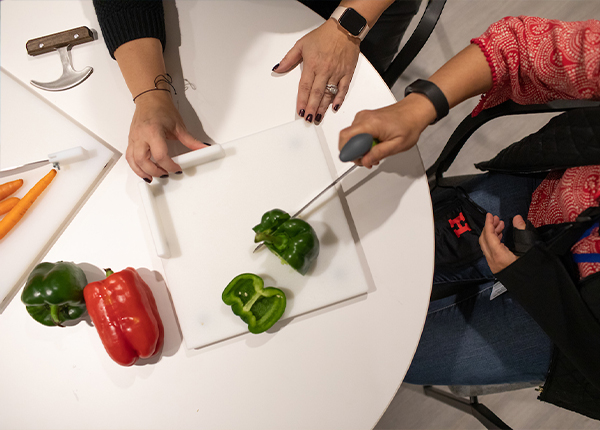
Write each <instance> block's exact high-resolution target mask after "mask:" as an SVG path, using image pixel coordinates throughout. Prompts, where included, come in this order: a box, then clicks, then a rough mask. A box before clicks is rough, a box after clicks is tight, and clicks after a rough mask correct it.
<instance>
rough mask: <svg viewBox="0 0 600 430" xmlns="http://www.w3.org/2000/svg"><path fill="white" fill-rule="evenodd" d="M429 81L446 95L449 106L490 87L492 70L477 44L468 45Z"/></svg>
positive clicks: (483, 91)
mask: <svg viewBox="0 0 600 430" xmlns="http://www.w3.org/2000/svg"><path fill="white" fill-rule="evenodd" d="M429 81H431V82H433V83H434V84H436V85H437V86H438V87H439V88H440V90H442V92H443V93H444V95H445V96H446V99H447V100H448V104H449V106H450V108H452V107H454V106H456V105H458V104H459V103H461V102H463V101H465V100H467V99H469V98H471V97H474V96H477V95H480V94H483V93H485V92H486V91H488V90H489V89H490V88H491V87H492V82H493V80H492V71H491V69H490V67H489V65H488V62H487V60H486V58H485V55H484V54H483V53H482V52H481V50H480V49H479V47H478V46H477V45H469V46H467V47H466V48H465V49H463V50H462V51H461V52H459V53H458V54H456V55H455V56H454V57H452V58H451V59H450V60H449V61H448V62H447V63H446V64H444V65H443V66H442V67H441V68H440V69H438V70H437V71H436V72H435V73H434V74H433V75H431V77H430V78H429Z"/></svg>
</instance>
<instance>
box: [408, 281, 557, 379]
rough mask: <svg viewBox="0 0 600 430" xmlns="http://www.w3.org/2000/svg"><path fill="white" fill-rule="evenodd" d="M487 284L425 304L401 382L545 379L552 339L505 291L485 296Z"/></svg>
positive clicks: (489, 291)
mask: <svg viewBox="0 0 600 430" xmlns="http://www.w3.org/2000/svg"><path fill="white" fill-rule="evenodd" d="M492 285H493V282H488V283H486V284H482V285H480V286H478V287H477V290H476V291H474V292H471V293H470V294H469V293H466V294H460V295H454V296H451V297H447V298H444V299H441V300H437V301H435V302H432V303H431V304H430V306H429V313H428V314H427V319H426V322H425V327H424V329H423V333H422V335H421V340H420V342H419V346H418V348H417V352H416V353H415V356H414V358H413V361H412V363H411V366H410V368H409V369H408V373H407V374H406V377H405V378H404V382H408V383H410V384H418V385H488V384H502V383H513V382H529V381H543V380H544V379H545V378H546V373H547V371H548V368H549V367H550V360H551V357H552V350H553V344H552V341H551V340H550V338H549V337H548V336H547V335H546V333H544V331H543V330H542V329H541V328H540V327H539V326H538V325H537V323H536V322H535V321H534V320H533V319H532V318H531V317H530V316H529V314H528V313H527V312H526V311H525V310H524V309H523V308H522V307H521V306H520V305H519V304H518V303H517V302H516V300H514V299H513V298H512V297H511V296H510V293H504V294H502V295H501V296H498V297H496V298H495V299H494V300H490V294H491V291H492Z"/></svg>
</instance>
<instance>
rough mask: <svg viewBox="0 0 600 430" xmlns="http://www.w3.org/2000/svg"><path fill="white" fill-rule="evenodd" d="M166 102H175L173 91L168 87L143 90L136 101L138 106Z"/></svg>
mask: <svg viewBox="0 0 600 430" xmlns="http://www.w3.org/2000/svg"><path fill="white" fill-rule="evenodd" d="M164 103H173V97H172V95H171V92H170V91H169V90H168V89H167V88H164V89H162V88H159V89H158V90H152V91H148V92H142V93H141V94H139V95H138V96H137V97H136V98H135V101H134V104H135V105H136V106H146V105H157V104H164Z"/></svg>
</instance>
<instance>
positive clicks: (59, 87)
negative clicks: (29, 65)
mask: <svg viewBox="0 0 600 430" xmlns="http://www.w3.org/2000/svg"><path fill="white" fill-rule="evenodd" d="M57 51H58V53H59V54H60V60H61V62H62V66H63V73H62V76H61V77H60V78H58V79H57V80H55V81H52V82H39V81H34V80H32V81H30V82H31V85H33V86H34V87H37V88H39V89H41V90H46V91H63V90H68V89H69V88H73V87H74V86H76V85H79V84H80V83H82V82H83V81H85V80H86V79H87V78H88V76H90V75H91V74H92V72H93V71H94V69H92V68H91V67H86V68H85V69H83V70H80V71H76V70H75V69H73V66H72V65H71V58H70V51H69V50H68V47H67V46H64V47H62V48H58V49H57Z"/></svg>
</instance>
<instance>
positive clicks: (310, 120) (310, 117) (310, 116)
mask: <svg viewBox="0 0 600 430" xmlns="http://www.w3.org/2000/svg"><path fill="white" fill-rule="evenodd" d="M306 121H307V122H312V113H311V114H309V115H308V116H307V117H306Z"/></svg>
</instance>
